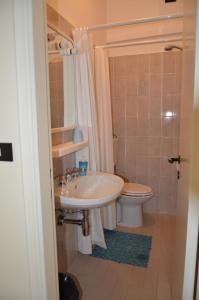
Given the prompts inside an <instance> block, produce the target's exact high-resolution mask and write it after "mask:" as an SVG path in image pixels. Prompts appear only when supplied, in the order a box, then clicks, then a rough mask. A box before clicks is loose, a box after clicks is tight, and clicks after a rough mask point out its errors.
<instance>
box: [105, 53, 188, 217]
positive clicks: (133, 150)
mask: <svg viewBox="0 0 199 300" xmlns="http://www.w3.org/2000/svg"><path fill="white" fill-rule="evenodd" d="M181 59H182V58H181V52H179V51H178V52H177V51H175V52H162V53H154V54H142V55H131V56H120V57H111V58H110V59H109V63H110V78H111V94H112V108H113V127H114V133H115V134H116V135H117V136H118V138H119V153H118V161H117V164H116V172H117V173H118V174H121V175H123V176H125V177H127V178H128V179H129V181H132V182H137V183H141V184H146V185H149V186H151V187H152V188H153V190H154V193H155V196H154V197H153V199H151V200H150V201H149V202H148V203H147V204H145V207H144V209H145V211H148V212H155V213H169V214H175V210H176V194H177V171H176V168H175V165H171V164H169V163H168V158H169V157H172V156H176V155H178V144H179V114H180V92H181Z"/></svg>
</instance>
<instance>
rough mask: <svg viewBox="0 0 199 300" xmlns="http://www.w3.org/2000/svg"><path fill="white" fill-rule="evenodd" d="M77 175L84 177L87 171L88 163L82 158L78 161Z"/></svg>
mask: <svg viewBox="0 0 199 300" xmlns="http://www.w3.org/2000/svg"><path fill="white" fill-rule="evenodd" d="M79 169H80V172H79V175H80V176H86V175H87V169H88V161H87V160H85V159H84V158H83V159H82V160H80V161H79Z"/></svg>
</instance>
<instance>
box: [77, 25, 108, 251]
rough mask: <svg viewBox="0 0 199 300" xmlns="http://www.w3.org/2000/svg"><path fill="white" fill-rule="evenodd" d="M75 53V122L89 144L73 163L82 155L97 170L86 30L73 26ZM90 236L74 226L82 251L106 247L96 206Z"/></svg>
mask: <svg viewBox="0 0 199 300" xmlns="http://www.w3.org/2000/svg"><path fill="white" fill-rule="evenodd" d="M73 34H74V41H75V47H76V49H77V54H76V55H75V66H76V91H77V94H76V99H77V123H78V126H79V127H80V128H81V129H82V131H83V135H84V139H87V140H88V144H89V147H88V148H87V149H84V150H81V151H79V152H78V153H77V154H76V162H78V161H79V160H81V159H82V158H83V156H84V157H85V158H86V159H87V160H88V162H89V170H91V171H99V170H100V156H99V135H98V121H97V107H96V99H95V86H94V68H93V61H92V48H91V43H90V39H89V35H88V31H87V30H86V29H76V30H74V32H73ZM90 214H91V216H90V220H91V235H90V236H88V237H84V236H83V235H82V231H81V228H79V226H78V229H77V230H78V249H79V251H80V252H82V253H84V254H90V253H92V244H97V245H99V246H101V247H104V248H106V243H105V240H104V233H103V227H102V222H101V215H100V209H99V208H95V209H92V210H91V213H90Z"/></svg>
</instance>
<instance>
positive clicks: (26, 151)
mask: <svg viewBox="0 0 199 300" xmlns="http://www.w3.org/2000/svg"><path fill="white" fill-rule="evenodd" d="M13 17H14V25H15V28H14V35H15V46H16V48H15V51H16V69H17V90H18V95H17V97H18V109H19V132H20V143H21V161H22V173H23V178H22V180H23V193H24V214H25V219H26V239H27V252H28V266H29V268H28V269H29V277H30V290H31V291H30V294H31V296H32V297H31V299H33V300H34V299H35V300H38V299H43V300H58V299H59V292H58V270H57V246H56V224H55V205H54V196H53V195H54V192H53V190H52V187H53V181H52V178H51V170H52V158H51V157H52V156H51V134H50V113H49V112H50V110H49V88H48V67H47V65H48V64H47V61H48V60H47V47H46V27H47V19H46V1H45V0H43V1H40V0H20V1H18V0H15V1H14V2H13Z"/></svg>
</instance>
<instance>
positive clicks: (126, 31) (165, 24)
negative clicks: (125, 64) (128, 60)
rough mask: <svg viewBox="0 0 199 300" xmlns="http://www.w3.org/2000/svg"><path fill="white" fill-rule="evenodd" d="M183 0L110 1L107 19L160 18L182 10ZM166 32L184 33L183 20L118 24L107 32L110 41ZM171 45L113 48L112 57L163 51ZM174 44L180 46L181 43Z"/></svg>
mask: <svg viewBox="0 0 199 300" xmlns="http://www.w3.org/2000/svg"><path fill="white" fill-rule="evenodd" d="M182 2H183V1H182V0H178V1H177V2H176V3H167V4H165V3H164V1H163V0H150V1H148V0H140V1H137V0H124V1H123V0H117V1H114V0H107V22H108V23H111V22H122V21H128V20H132V19H137V18H138V19H140V18H149V17H158V16H161V15H170V14H178V13H181V12H182ZM167 33H182V20H181V19H178V20H173V21H161V22H155V23H150V24H140V25H131V26H126V27H118V28H117V29H112V30H109V31H108V32H107V40H108V42H116V41H128V40H132V39H135V38H143V37H146V38H148V37H149V36H151V37H153V36H157V35H162V34H167ZM166 44H168V43H165V44H153V45H152V44H151V45H147V46H133V47H124V48H117V49H111V50H110V51H109V55H110V56H118V55H121V56H122V55H131V54H137V53H150V52H160V51H163V49H164V46H165V45H166ZM175 44H177V45H181V44H180V42H176V43H175Z"/></svg>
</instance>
